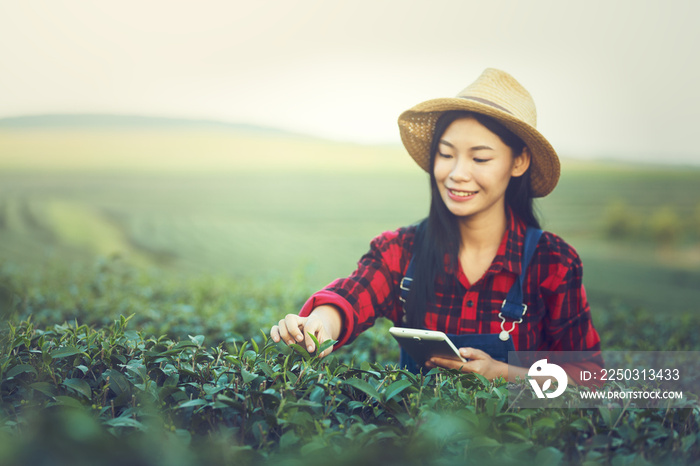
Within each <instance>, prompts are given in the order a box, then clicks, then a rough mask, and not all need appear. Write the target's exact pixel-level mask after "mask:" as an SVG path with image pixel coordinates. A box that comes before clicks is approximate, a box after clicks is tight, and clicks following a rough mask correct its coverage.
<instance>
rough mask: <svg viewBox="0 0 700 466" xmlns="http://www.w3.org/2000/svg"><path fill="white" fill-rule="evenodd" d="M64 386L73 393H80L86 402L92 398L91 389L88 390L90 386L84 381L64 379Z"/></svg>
mask: <svg viewBox="0 0 700 466" xmlns="http://www.w3.org/2000/svg"><path fill="white" fill-rule="evenodd" d="M62 385H64V386H66V387H68V388H70V389H73V390H74V391H76V392H78V393H80V394H81V395H83V396H84V397H85V398H87V399H88V400H89V399H90V398H91V397H92V389H91V388H90V385H88V383H87V382H86V381H84V380H81V379H66V380H64V381H63V384H62Z"/></svg>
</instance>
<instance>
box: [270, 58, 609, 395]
mask: <svg viewBox="0 0 700 466" xmlns="http://www.w3.org/2000/svg"><path fill="white" fill-rule="evenodd" d="M535 126H536V112H535V104H534V101H533V100H532V97H531V96H530V94H529V93H528V92H527V91H526V90H525V89H524V88H523V87H522V86H521V85H520V84H519V83H518V82H517V81H516V80H515V79H514V78H513V77H512V76H510V75H509V74H507V73H505V72H503V71H500V70H495V69H487V70H485V71H484V73H483V74H482V75H481V76H480V77H479V78H478V79H477V80H476V81H475V82H474V83H472V84H471V85H470V86H468V87H467V88H466V89H464V90H463V91H462V92H461V93H460V94H459V95H458V96H457V97H454V98H442V99H433V100H429V101H426V102H423V103H421V104H418V105H416V106H415V107H413V108H412V109H410V110H408V111H406V112H404V113H403V114H402V115H401V116H400V117H399V128H400V131H401V139H402V141H403V143H404V146H405V147H406V149H407V150H408V153H409V154H410V155H411V157H413V159H414V160H415V161H416V162H417V163H418V165H419V166H420V167H421V168H423V169H424V170H425V171H427V172H428V173H429V174H430V186H431V193H432V198H431V204H430V212H429V215H428V217H427V218H426V219H425V220H424V221H423V222H421V223H420V224H419V225H412V226H409V227H404V228H399V229H398V230H396V231H391V232H385V233H383V234H381V235H379V236H378V237H376V238H375V239H374V240H373V241H372V242H371V248H370V251H369V252H368V253H367V254H365V255H364V256H363V257H362V258H361V259H360V262H359V263H358V268H357V270H356V271H355V272H354V273H353V274H352V275H351V276H350V277H348V278H345V279H339V280H336V281H334V282H333V283H331V284H330V285H328V286H327V287H326V288H324V289H323V290H321V291H319V292H318V293H316V294H314V295H313V296H311V298H310V299H309V300H308V301H307V302H306V304H305V305H304V307H303V308H302V310H301V312H300V313H299V315H294V314H289V315H287V316H286V317H285V318H284V319H282V320H280V322H279V323H278V324H277V325H275V326H273V327H272V329H271V330H270V336H271V337H272V339H273V340H274V341H276V342H277V341H280V340H281V341H284V342H286V343H287V344H291V343H302V342H304V344H305V345H306V346H307V347H308V349H309V351H313V350H314V345H313V342H312V340H311V338H310V337H309V336H308V335H307V334H308V333H311V334H313V335H315V336H316V338H317V339H318V340H319V342H322V341H324V340H326V339H329V338H332V339H334V340H338V343H337V344H336V346H335V348H336V349H337V348H338V347H340V346H342V345H344V344H347V343H348V342H350V341H352V340H353V339H354V338H355V337H356V336H357V335H358V334H359V333H361V332H362V331H364V330H366V329H367V328H369V327H370V326H371V325H372V324H373V323H374V320H375V318H376V317H378V316H384V317H387V318H389V319H390V320H392V321H393V322H394V323H395V324H396V325H398V326H403V327H416V328H426V329H429V330H439V331H442V332H445V333H447V334H448V335H449V336H450V338H451V339H452V340H453V342H454V343H455V346H457V347H459V351H460V354H461V355H462V357H464V358H465V359H467V361H468V362H466V363H462V362H457V361H453V360H449V359H442V358H433V359H431V360H430V361H428V362H427V364H426V365H427V366H428V367H435V366H441V367H445V368H455V369H460V370H462V371H469V372H476V373H479V374H481V375H483V376H485V377H487V378H488V379H495V378H497V377H504V378H506V379H507V380H510V381H514V380H515V378H516V377H520V378H524V377H525V375H526V374H527V369H526V368H524V367H518V366H515V365H508V363H507V362H506V361H507V359H506V358H507V354H508V351H513V350H517V351H567V352H570V351H585V352H592V353H591V354H596V353H599V351H600V339H599V337H598V333H597V332H596V330H595V328H594V327H593V324H592V321H591V315H590V309H589V306H588V302H587V301H586V294H585V291H584V288H583V284H582V265H581V261H580V259H579V257H578V255H577V253H576V251H575V250H574V249H573V248H572V247H571V246H569V245H568V244H567V243H565V242H564V241H563V240H562V239H561V238H559V237H558V236H556V235H554V234H552V233H549V232H545V233H542V232H541V231H540V230H539V223H538V221H537V218H536V217H535V214H534V212H533V205H532V200H533V197H542V196H546V195H547V194H549V193H550V192H551V191H552V190H553V189H554V187H555V186H556V184H557V181H558V179H559V159H558V157H557V155H556V152H555V151H554V149H553V148H552V146H551V145H550V144H549V143H548V141H547V140H546V139H545V138H544V137H543V136H542V135H541V134H540V133H539V132H538V131H537V130H536V129H535ZM540 235H541V236H540ZM526 244H528V245H529V246H528V247H526ZM528 250H530V251H534V252H528ZM332 350H333V348H329V349H327V350H326V351H325V352H324V353H325V354H328V353H330V352H331V351H332ZM325 354H323V356H325ZM404 356H405V355H404V354H402V364H405V365H407V367H409V368H411V364H413V362H412V361H410V358H406V359H404ZM601 363H602V361H601V360H600V359H599V358H598V359H595V358H594V359H592V360H590V361H588V362H587V363H585V364H578V367H581V366H585V367H587V368H588V369H591V365H593V366H595V365H600V364H601ZM572 367H574V366H571V367H570V368H568V369H567V373H568V375H569V377H570V380H573V381H576V382H579V381H580V380H579V378H578V376H577V374H578V372H579V371H578V370H573V369H572ZM417 369H418V368H417V367H413V368H412V370H417ZM569 369H571V370H569Z"/></svg>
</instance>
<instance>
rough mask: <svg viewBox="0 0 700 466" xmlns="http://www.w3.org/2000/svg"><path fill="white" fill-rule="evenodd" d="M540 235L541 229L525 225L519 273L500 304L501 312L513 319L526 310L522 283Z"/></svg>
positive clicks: (518, 318) (519, 316)
mask: <svg viewBox="0 0 700 466" xmlns="http://www.w3.org/2000/svg"><path fill="white" fill-rule="evenodd" d="M540 236H542V230H540V229H538V228H532V227H527V230H526V231H525V245H524V247H523V256H522V262H521V263H520V275H518V279H517V280H516V281H515V283H513V286H512V287H511V288H510V290H509V291H508V295H507V296H506V299H504V300H503V305H502V306H501V314H503V315H504V316H506V317H509V318H511V319H513V320H520V319H522V317H523V315H524V314H525V311H527V304H525V303H523V283H524V282H525V274H526V272H527V268H528V266H529V265H530V261H531V260H532V256H534V255H535V249H536V248H537V243H538V242H539V240H540Z"/></svg>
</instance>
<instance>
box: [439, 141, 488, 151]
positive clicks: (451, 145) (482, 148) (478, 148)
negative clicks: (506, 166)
mask: <svg viewBox="0 0 700 466" xmlns="http://www.w3.org/2000/svg"><path fill="white" fill-rule="evenodd" d="M440 144H444V145H446V146H447V147H451V148H453V149H454V148H455V146H454V144H452V143H451V142H448V141H445V140H444V139H440ZM469 150H471V151H475V150H494V149H493V147H491V146H486V145H481V146H474V147H470V148H469Z"/></svg>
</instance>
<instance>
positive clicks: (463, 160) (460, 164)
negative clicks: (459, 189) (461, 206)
mask: <svg viewBox="0 0 700 466" xmlns="http://www.w3.org/2000/svg"><path fill="white" fill-rule="evenodd" d="M471 177H472V175H471V163H470V162H469V160H468V159H467V157H455V159H454V165H453V166H452V171H451V172H450V179H451V180H453V181H455V182H457V181H469V180H471Z"/></svg>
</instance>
